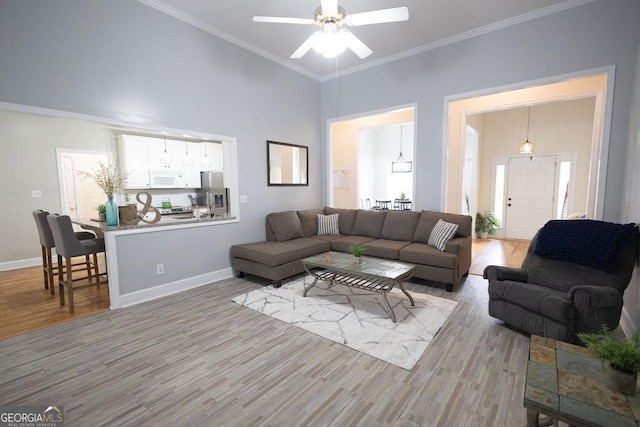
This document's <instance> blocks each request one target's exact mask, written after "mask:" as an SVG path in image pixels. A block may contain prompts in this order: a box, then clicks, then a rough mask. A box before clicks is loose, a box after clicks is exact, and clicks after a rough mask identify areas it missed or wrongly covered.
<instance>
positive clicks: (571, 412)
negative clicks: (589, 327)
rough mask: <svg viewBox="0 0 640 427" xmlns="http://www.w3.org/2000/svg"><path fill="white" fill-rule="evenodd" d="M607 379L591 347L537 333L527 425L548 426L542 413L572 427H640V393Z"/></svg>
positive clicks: (527, 393)
mask: <svg viewBox="0 0 640 427" xmlns="http://www.w3.org/2000/svg"><path fill="white" fill-rule="evenodd" d="M607 369H608V368H607ZM606 377H607V373H606V371H605V370H604V369H603V368H602V363H601V362H600V360H598V359H596V358H595V357H593V356H592V355H591V353H590V352H589V350H587V349H586V348H584V347H579V346H577V345H572V344H567V343H565V342H562V341H556V340H554V339H551V338H543V337H539V336H536V335H532V336H531V344H530V347H529V362H528V365H527V380H526V384H525V391H524V406H525V407H526V408H527V425H528V426H539V425H542V424H541V421H540V420H539V414H545V415H547V416H548V417H549V418H550V420H548V421H553V420H555V421H563V422H565V423H568V424H569V425H572V426H634V427H637V426H638V425H640V423H639V420H640V395H639V394H637V393H636V395H635V396H627V395H624V394H622V393H619V392H617V391H614V390H612V389H610V388H609V387H608V386H607V384H606ZM545 425H549V424H545Z"/></svg>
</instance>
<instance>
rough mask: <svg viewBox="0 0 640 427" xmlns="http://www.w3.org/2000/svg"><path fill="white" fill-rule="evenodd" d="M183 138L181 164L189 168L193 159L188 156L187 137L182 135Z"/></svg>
mask: <svg viewBox="0 0 640 427" xmlns="http://www.w3.org/2000/svg"><path fill="white" fill-rule="evenodd" d="M183 136H184V157H183V158H182V163H183V164H184V165H185V166H191V165H192V164H193V159H192V158H191V156H190V155H189V144H188V142H187V138H188V137H189V135H183Z"/></svg>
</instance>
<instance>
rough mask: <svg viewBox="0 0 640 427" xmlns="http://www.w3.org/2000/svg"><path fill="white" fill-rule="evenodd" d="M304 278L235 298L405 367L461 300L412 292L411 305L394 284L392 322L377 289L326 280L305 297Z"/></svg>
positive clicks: (410, 365) (411, 365)
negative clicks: (332, 283)
mask: <svg viewBox="0 0 640 427" xmlns="http://www.w3.org/2000/svg"><path fill="white" fill-rule="evenodd" d="M309 280H310V278H307V281H309ZM303 281H304V279H299V280H296V281H295V282H291V283H288V284H285V285H282V287H280V288H274V287H273V286H267V287H264V288H261V289H257V290H254V291H251V292H249V293H246V294H243V295H239V296H237V297H235V298H233V301H234V302H236V303H238V304H240V305H243V306H245V307H248V308H251V309H253V310H256V311H259V312H261V313H264V314H266V315H268V316H271V317H274V318H276V319H279V320H282V321H284V322H287V323H289V324H291V325H295V326H298V327H300V328H302V329H306V330H307V331H309V332H313V333H314V334H317V335H320V336H322V337H324V338H328V339H330V340H332V341H335V342H337V343H340V344H344V345H346V346H348V347H350V348H352V349H354V350H358V351H360V352H362V353H366V354H368V355H370V356H373V357H375V358H377V359H380V360H383V361H385V362H388V363H391V364H393V365H396V366H398V367H400V368H403V369H406V370H411V368H412V367H413V366H414V365H415V364H416V362H417V361H418V359H420V357H421V356H422V353H424V351H425V349H426V348H427V346H428V345H429V344H430V343H431V341H432V340H433V338H434V337H435V336H436V334H437V333H438V331H439V330H440V328H441V327H442V325H444V322H445V321H446V320H447V318H448V317H449V315H450V314H451V313H452V312H453V309H454V308H455V307H456V305H458V303H457V302H456V301H451V300H447V299H444V298H438V297H435V296H431V295H426V294H420V293H416V292H410V294H411V296H412V297H413V299H414V301H415V304H416V305H415V307H411V303H410V302H409V299H408V298H407V297H406V295H404V294H403V293H402V291H400V290H399V289H392V290H391V292H389V293H388V294H387V298H388V300H389V305H391V307H392V308H393V311H394V313H395V315H396V319H397V321H398V323H393V322H392V321H391V319H390V318H389V315H388V314H387V313H386V312H385V310H384V309H383V305H382V295H381V294H379V293H375V292H367V291H364V290H361V289H354V288H351V287H348V286H343V285H336V286H333V287H331V288H329V287H328V283H327V282H323V281H318V283H317V284H316V286H314V287H313V288H311V289H310V290H309V292H308V293H307V296H306V297H303V296H302V292H303V290H304V288H303V286H304V285H303Z"/></svg>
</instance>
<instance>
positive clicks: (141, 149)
mask: <svg viewBox="0 0 640 427" xmlns="http://www.w3.org/2000/svg"><path fill="white" fill-rule="evenodd" d="M146 139H147V138H143V137H135V136H131V135H119V136H118V154H119V162H120V163H119V166H120V169H121V170H122V171H123V172H124V173H126V174H127V184H126V188H127V189H131V190H135V189H147V188H149V150H148V146H149V145H148V141H146Z"/></svg>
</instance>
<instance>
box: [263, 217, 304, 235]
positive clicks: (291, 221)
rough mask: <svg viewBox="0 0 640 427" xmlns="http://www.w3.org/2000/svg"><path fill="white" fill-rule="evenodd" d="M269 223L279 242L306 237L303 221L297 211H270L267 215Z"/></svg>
mask: <svg viewBox="0 0 640 427" xmlns="http://www.w3.org/2000/svg"><path fill="white" fill-rule="evenodd" d="M267 224H269V227H270V228H271V231H272V232H273V235H274V237H275V239H276V241H277V242H286V241H287V240H291V239H296V238H298V237H304V232H303V231H302V223H301V222H300V218H298V214H297V213H296V211H286V212H275V213H270V214H269V215H267Z"/></svg>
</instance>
